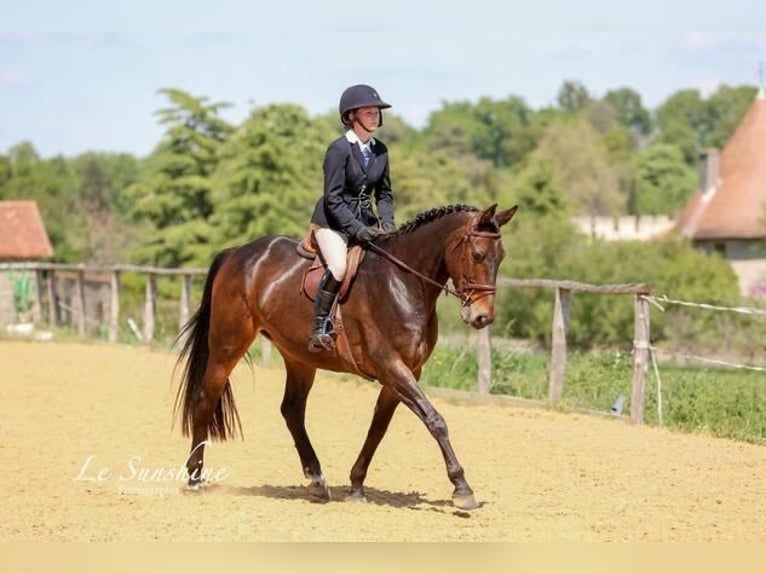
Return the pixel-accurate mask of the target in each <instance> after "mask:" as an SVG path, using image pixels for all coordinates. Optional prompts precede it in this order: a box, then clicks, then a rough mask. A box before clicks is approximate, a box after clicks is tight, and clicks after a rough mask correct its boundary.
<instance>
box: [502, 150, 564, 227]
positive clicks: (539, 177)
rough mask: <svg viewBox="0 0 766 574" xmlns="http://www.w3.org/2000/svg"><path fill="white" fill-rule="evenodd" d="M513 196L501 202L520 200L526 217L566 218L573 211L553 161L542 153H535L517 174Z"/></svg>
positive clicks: (517, 201)
mask: <svg viewBox="0 0 766 574" xmlns="http://www.w3.org/2000/svg"><path fill="white" fill-rule="evenodd" d="M512 195H513V198H512V199H508V200H506V201H502V202H501V203H502V204H503V205H511V204H514V203H518V205H519V206H520V208H521V209H522V211H523V213H524V215H525V217H527V216H540V217H544V216H559V217H566V216H568V215H569V213H570V210H571V207H570V205H569V203H568V201H567V198H566V196H565V195H564V191H563V189H562V186H561V184H560V182H559V181H558V180H557V178H556V168H555V166H554V164H553V162H552V161H551V159H550V158H549V157H545V156H544V155H542V154H536V155H533V156H532V158H531V159H530V160H529V162H528V163H527V165H526V167H525V168H524V169H523V170H522V171H521V172H520V173H519V174H518V175H517V176H516V178H515V184H514V186H513V194H512Z"/></svg>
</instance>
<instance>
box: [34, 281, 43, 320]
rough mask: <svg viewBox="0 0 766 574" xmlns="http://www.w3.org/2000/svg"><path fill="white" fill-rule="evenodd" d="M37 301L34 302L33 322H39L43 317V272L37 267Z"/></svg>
mask: <svg viewBox="0 0 766 574" xmlns="http://www.w3.org/2000/svg"><path fill="white" fill-rule="evenodd" d="M34 273H35V301H34V303H33V304H32V322H33V323H35V324H37V323H39V322H40V321H41V320H42V317H43V272H42V271H41V270H40V269H35V272H34Z"/></svg>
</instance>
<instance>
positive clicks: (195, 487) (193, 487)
mask: <svg viewBox="0 0 766 574" xmlns="http://www.w3.org/2000/svg"><path fill="white" fill-rule="evenodd" d="M181 492H188V493H194V492H202V483H201V482H195V483H193V484H187V485H186V486H184V487H182V488H181Z"/></svg>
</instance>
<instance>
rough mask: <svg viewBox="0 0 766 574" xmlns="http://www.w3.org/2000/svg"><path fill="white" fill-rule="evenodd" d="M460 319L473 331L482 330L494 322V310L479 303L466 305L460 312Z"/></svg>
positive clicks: (490, 306)
mask: <svg viewBox="0 0 766 574" xmlns="http://www.w3.org/2000/svg"><path fill="white" fill-rule="evenodd" d="M460 318H461V319H462V320H463V322H464V323H466V324H467V325H470V326H471V327H473V328H474V329H483V328H484V327H486V326H487V325H489V324H491V323H492V321H494V320H495V309H494V306H492V305H483V304H481V303H474V304H472V305H466V306H465V307H463V308H462V309H461V310H460Z"/></svg>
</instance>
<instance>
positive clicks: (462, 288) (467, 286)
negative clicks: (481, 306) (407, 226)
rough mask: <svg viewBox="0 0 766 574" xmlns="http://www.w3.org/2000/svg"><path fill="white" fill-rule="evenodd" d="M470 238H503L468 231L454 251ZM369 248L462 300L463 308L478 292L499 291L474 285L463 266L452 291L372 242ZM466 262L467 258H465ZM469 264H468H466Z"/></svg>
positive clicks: (482, 294) (491, 286)
mask: <svg viewBox="0 0 766 574" xmlns="http://www.w3.org/2000/svg"><path fill="white" fill-rule="evenodd" d="M469 237H486V238H488V239H499V238H500V237H501V235H500V233H496V232H492V231H476V230H471V231H467V232H466V233H465V234H464V235H462V236H461V237H460V239H458V240H457V241H456V242H455V244H454V245H453V246H452V251H454V250H455V249H457V248H458V246H459V245H461V244H462V243H464V242H465V241H467V240H468V238H469ZM367 247H368V248H369V249H371V250H372V251H374V252H375V253H377V254H379V255H382V256H383V257H385V258H386V259H388V260H389V261H391V262H392V263H394V264H395V265H397V266H399V267H401V268H402V269H404V270H405V271H407V272H409V273H412V274H413V275H416V276H417V277H419V278H420V279H422V280H423V281H425V282H427V283H430V284H431V285H434V286H436V287H438V288H439V290H441V291H444V292H445V293H446V294H447V295H454V296H455V297H457V298H458V299H460V302H461V303H462V305H463V307H465V306H466V305H469V304H471V302H472V301H471V299H472V298H473V296H474V294H475V293H476V292H479V293H481V295H480V296H487V295H490V294H493V293H495V292H496V291H497V287H496V286H495V285H489V284H484V283H472V282H471V281H470V280H468V279H466V277H465V274H466V273H465V271H466V270H465V269H463V268H462V267H463V265H461V269H460V279H459V280H458V283H459V285H458V286H457V289H451V288H449V287H448V286H447V284H446V283H445V284H444V285H442V284H441V283H439V282H438V281H435V280H434V279H431V278H430V277H428V276H427V275H424V274H423V273H421V272H420V271H418V270H417V269H413V268H412V267H410V266H409V265H407V264H406V263H405V262H404V261H402V260H401V259H399V258H398V257H396V256H395V255H392V254H391V253H389V252H388V251H386V250H385V249H383V248H382V247H379V246H377V245H375V244H374V243H372V242H369V243H367ZM465 256H466V258H467V257H468V254H467V253H465ZM464 262H465V258H464ZM466 263H467V262H466ZM467 290H469V291H470V292H469V293H468V294H467V295H466V291H467Z"/></svg>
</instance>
